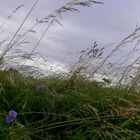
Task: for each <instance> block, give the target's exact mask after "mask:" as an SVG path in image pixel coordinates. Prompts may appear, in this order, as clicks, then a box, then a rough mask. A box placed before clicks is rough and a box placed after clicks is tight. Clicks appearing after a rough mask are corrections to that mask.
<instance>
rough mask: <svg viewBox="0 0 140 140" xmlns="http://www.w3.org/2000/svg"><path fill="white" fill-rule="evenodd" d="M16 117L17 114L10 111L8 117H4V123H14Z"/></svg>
mask: <svg viewBox="0 0 140 140" xmlns="http://www.w3.org/2000/svg"><path fill="white" fill-rule="evenodd" d="M16 117H17V112H16V111H15V110H10V111H9V113H8V115H7V116H6V122H7V123H12V122H13V121H15V119H16Z"/></svg>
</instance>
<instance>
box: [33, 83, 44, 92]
mask: <svg viewBox="0 0 140 140" xmlns="http://www.w3.org/2000/svg"><path fill="white" fill-rule="evenodd" d="M42 88H43V87H42V85H39V84H38V85H36V87H35V91H36V92H40V91H41V90H42Z"/></svg>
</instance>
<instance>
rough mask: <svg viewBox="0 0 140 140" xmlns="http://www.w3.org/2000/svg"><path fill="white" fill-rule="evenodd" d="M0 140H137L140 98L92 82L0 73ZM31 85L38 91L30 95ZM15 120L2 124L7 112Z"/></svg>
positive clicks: (33, 90) (133, 94) (139, 125)
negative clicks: (73, 83) (13, 116)
mask: <svg viewBox="0 0 140 140" xmlns="http://www.w3.org/2000/svg"><path fill="white" fill-rule="evenodd" d="M0 84H1V86H0V87H1V89H2V90H1V98H0V102H1V104H0V110H1V115H0V124H1V125H0V139H5V140H7V139H8V140H9V139H10V140H12V139H17V140H21V139H25V140H29V139H33V140H42V139H46V140H62V139H66V140H88V139H93V140H99V139H104V140H111V139H113V140H114V139H116V140H117V139H128V140H129V139H136V140H138V139H139V137H140V133H139V132H140V117H139V116H140V111H139V110H140V101H139V100H140V96H139V94H138V93H137V94H136V93H134V92H133V93H130V92H129V90H128V89H127V88H123V87H121V88H118V87H105V86H103V84H100V83H98V82H90V81H87V80H85V81H83V82H81V81H78V79H76V83H75V85H74V88H73V87H69V88H68V87H67V85H68V84H69V80H68V79H60V78H55V79H53V78H52V79H34V78H31V77H25V76H23V75H22V74H20V73H18V72H17V71H16V72H15V71H14V72H13V71H11V70H8V71H1V72H0ZM36 84H40V85H41V86H42V88H41V89H40V91H38V92H36V89H35V87H36ZM11 109H15V110H16V111H17V113H18V116H17V119H16V121H15V122H13V123H12V124H7V123H6V122H5V118H6V115H7V113H8V112H9V110H11Z"/></svg>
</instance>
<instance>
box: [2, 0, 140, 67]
mask: <svg viewBox="0 0 140 140" xmlns="http://www.w3.org/2000/svg"><path fill="white" fill-rule="evenodd" d="M69 1H70V0H39V2H38V4H37V6H36V8H35V9H34V10H33V12H32V14H31V15H30V17H29V18H28V20H27V22H26V23H25V25H24V26H25V27H24V28H29V27H30V26H31V25H33V24H34V23H35V20H36V18H38V19H40V18H42V17H44V16H46V15H48V14H49V13H51V12H52V11H54V10H56V9H58V8H59V7H61V6H63V5H64V4H65V3H67V2H69ZM100 1H102V2H104V4H103V5H95V4H93V5H92V6H91V7H78V9H79V10H80V13H78V12H76V13H71V12H70V13H69V12H68V13H64V15H63V16H62V20H61V23H62V24H63V27H61V26H59V25H54V26H52V27H51V28H50V29H49V31H48V33H47V34H46V35H45V37H44V39H43V40H42V42H41V43H40V44H39V46H38V48H37V49H36V52H38V53H41V54H43V55H45V56H47V57H48V58H49V59H52V60H53V61H54V63H55V62H56V63H61V64H65V56H67V55H68V54H71V53H74V52H75V53H76V52H77V51H80V50H82V49H85V48H87V47H91V46H92V44H93V43H94V41H97V43H98V44H99V45H101V46H104V45H107V44H111V43H117V42H119V41H120V40H121V39H122V38H124V37H125V36H127V35H128V34H129V33H131V32H132V31H133V30H134V29H135V27H136V24H137V23H138V22H139V20H140V14H139V13H140V0H100ZM34 2H35V0H1V4H0V24H2V23H3V22H4V20H5V19H6V17H8V16H9V14H10V13H11V12H12V11H13V10H14V9H15V8H16V7H17V6H19V5H21V4H25V7H22V8H21V9H20V10H19V11H18V12H17V13H16V15H15V16H13V18H12V19H11V20H10V21H8V22H7V23H6V24H5V25H4V27H3V32H5V33H3V34H0V36H1V37H0V38H1V40H2V39H4V37H7V36H8V34H10V33H14V32H15V31H16V29H17V28H18V26H19V23H21V21H22V20H23V19H24V17H25V15H26V14H27V12H28V11H29V9H30V7H31V6H32V5H33V3H34ZM1 30H2V29H1ZM43 30H44V27H43V26H40V28H39V30H38V34H37V35H33V36H30V41H32V40H33V41H34V43H35V41H37V39H38V38H39V36H40V35H41V33H42V32H43ZM4 35H5V36H4ZM28 39H29V38H27V40H28ZM23 47H24V49H25V50H27V51H31V50H32V47H33V43H31V44H30V45H27V46H23Z"/></svg>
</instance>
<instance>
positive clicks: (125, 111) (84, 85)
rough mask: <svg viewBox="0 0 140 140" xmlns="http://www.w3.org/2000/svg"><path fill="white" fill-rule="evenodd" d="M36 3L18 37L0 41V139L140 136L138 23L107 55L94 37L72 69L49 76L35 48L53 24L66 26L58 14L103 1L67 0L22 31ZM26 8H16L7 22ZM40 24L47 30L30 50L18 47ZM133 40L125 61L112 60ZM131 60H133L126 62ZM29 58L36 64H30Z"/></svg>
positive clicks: (129, 139) (133, 139)
mask: <svg viewBox="0 0 140 140" xmlns="http://www.w3.org/2000/svg"><path fill="white" fill-rule="evenodd" d="M37 2H38V0H37V1H36V2H35V3H34V5H33V7H32V8H31V10H30V11H29V13H28V15H27V16H26V17H25V19H24V20H23V22H22V23H21V25H20V26H19V28H18V30H17V31H16V32H15V34H14V36H12V37H11V38H10V40H3V41H1V44H0V96H1V98H0V110H1V111H0V139H1V140H139V139H140V88H139V86H140V71H139V62H140V61H139V60H140V59H139V58H140V56H137V55H135V53H136V52H138V51H139V49H138V47H139V46H138V45H139V31H140V27H139V26H136V29H135V30H134V32H133V33H131V34H130V35H128V36H127V37H126V38H124V39H123V40H122V41H121V42H120V43H118V44H117V45H116V46H115V47H114V48H113V50H111V52H110V53H108V54H106V55H105V53H104V52H105V50H104V49H105V48H104V47H99V46H98V44H97V42H94V44H93V46H92V47H90V48H87V49H85V50H81V51H80V52H79V54H78V57H77V58H76V61H75V63H73V64H70V66H69V69H68V70H69V71H68V72H65V73H61V72H59V73H58V72H57V73H53V74H50V75H47V76H45V75H44V74H43V73H42V70H41V68H39V67H37V64H36V62H37V61H38V60H39V59H40V58H41V59H42V60H44V61H43V62H42V63H45V61H46V60H45V58H44V57H43V56H41V55H38V54H34V51H35V49H36V48H37V47H38V45H39V43H40V41H41V40H42V38H43V37H44V35H45V33H46V32H47V31H48V29H49V28H50V27H51V25H52V24H54V23H58V24H59V25H62V23H60V21H59V16H60V15H61V14H62V13H65V12H68V11H72V12H74V11H78V9H76V8H74V7H75V6H76V5H80V6H90V5H91V4H92V3H93V4H102V2H97V1H93V0H86V1H80V0H75V1H73V2H69V3H67V4H66V5H64V6H62V7H61V8H59V9H57V10H56V11H55V12H53V13H51V14H49V15H48V16H46V17H44V18H43V19H41V20H37V21H36V23H35V25H33V26H32V27H31V28H30V29H28V30H27V31H25V32H24V33H21V32H20V30H21V28H22V26H23V25H24V23H25V21H26V20H27V18H28V16H29V15H30V13H31V12H32V10H33V9H34V8H35V6H36V4H37ZM22 7H23V5H21V6H19V7H17V8H16V10H14V11H13V12H12V14H11V15H10V16H9V17H8V18H7V19H6V20H5V21H4V23H3V24H6V22H7V20H11V18H12V16H14V14H15V13H16V12H17V11H18V10H19V9H20V8H22ZM42 23H45V25H46V30H45V31H44V33H43V34H42V36H41V37H40V39H39V40H38V42H37V44H36V45H35V46H34V49H33V50H32V52H30V53H27V52H24V51H23V50H22V48H20V49H18V47H19V46H20V45H21V46H22V45H23V44H26V43H28V42H26V41H24V37H25V36H26V35H27V34H28V33H30V32H32V33H36V31H35V30H34V27H36V26H38V24H42ZM3 24H1V26H0V29H2V27H3ZM131 43H133V44H134V46H133V47H132V49H131V50H130V52H129V54H127V55H126V57H125V58H124V59H123V60H121V61H119V62H115V63H113V62H111V59H112V57H113V55H114V54H116V53H117V52H118V51H119V50H121V49H122V48H125V47H126V46H129V45H130V44H131ZM132 56H133V57H132ZM134 56H135V57H134ZM132 58H133V59H132ZM127 60H132V61H130V62H129V63H125V64H124V62H126V61H127ZM27 61H32V62H34V63H33V64H34V65H27V63H26V62H27ZM126 64H127V65H126Z"/></svg>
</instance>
